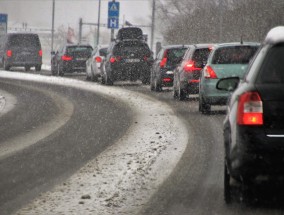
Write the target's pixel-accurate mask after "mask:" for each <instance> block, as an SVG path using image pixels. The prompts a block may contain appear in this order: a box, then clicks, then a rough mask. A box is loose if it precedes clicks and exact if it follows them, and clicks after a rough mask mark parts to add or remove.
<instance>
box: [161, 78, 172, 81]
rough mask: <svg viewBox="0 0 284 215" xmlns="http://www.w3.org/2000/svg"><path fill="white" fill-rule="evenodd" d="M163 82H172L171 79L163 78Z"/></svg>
mask: <svg viewBox="0 0 284 215" xmlns="http://www.w3.org/2000/svg"><path fill="white" fill-rule="evenodd" d="M163 82H172V79H171V78H163Z"/></svg>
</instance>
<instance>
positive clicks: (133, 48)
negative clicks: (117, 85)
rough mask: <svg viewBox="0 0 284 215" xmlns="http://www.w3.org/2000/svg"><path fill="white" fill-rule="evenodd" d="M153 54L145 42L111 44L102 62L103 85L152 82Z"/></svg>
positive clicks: (135, 40)
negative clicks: (139, 81) (122, 82)
mask: <svg viewBox="0 0 284 215" xmlns="http://www.w3.org/2000/svg"><path fill="white" fill-rule="evenodd" d="M152 63H153V54H152V52H151V50H150V48H149V46H148V44H147V43H146V42H145V41H144V40H138V39H126V40H117V41H114V42H112V43H111V44H110V46H109V49H108V54H107V56H106V58H105V59H104V60H103V62H102V66H101V74H102V83H103V84H107V85H112V84H113V83H114V82H115V81H126V80H129V81H137V80H141V81H142V83H143V84H147V83H149V82H150V69H151V66H152Z"/></svg>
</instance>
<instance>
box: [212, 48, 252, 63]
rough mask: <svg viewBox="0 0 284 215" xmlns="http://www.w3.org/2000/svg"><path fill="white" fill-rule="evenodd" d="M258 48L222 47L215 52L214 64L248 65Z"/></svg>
mask: <svg viewBox="0 0 284 215" xmlns="http://www.w3.org/2000/svg"><path fill="white" fill-rule="evenodd" d="M257 49H258V47H257V46H233V47H222V48H219V49H217V50H216V51H215V53H214V57H213V60H212V63H213V64H248V63H249V61H250V59H251V58H252V57H253V56H254V54H255V52H256V51H257Z"/></svg>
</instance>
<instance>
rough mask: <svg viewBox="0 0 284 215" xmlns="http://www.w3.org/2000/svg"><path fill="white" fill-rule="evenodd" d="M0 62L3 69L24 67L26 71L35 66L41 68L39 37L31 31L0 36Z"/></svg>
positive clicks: (37, 69) (38, 69)
mask: <svg viewBox="0 0 284 215" xmlns="http://www.w3.org/2000/svg"><path fill="white" fill-rule="evenodd" d="M0 63H1V64H2V66H3V68H4V69H5V70H10V68H11V67H24V68H25V70H26V71H28V70H30V68H31V67H35V70H36V71H40V70H41V65H42V49H41V44H40V39H39V36H38V35H37V34H33V33H8V34H6V35H4V36H1V37H0Z"/></svg>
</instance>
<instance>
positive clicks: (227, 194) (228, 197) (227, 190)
mask: <svg viewBox="0 0 284 215" xmlns="http://www.w3.org/2000/svg"><path fill="white" fill-rule="evenodd" d="M230 182H231V175H230V173H229V171H228V167H227V165H226V162H225V165H224V199H225V202H226V204H230V203H231V202H232V189H231V183H230Z"/></svg>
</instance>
